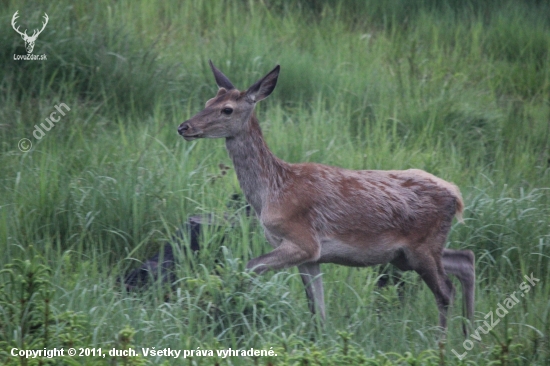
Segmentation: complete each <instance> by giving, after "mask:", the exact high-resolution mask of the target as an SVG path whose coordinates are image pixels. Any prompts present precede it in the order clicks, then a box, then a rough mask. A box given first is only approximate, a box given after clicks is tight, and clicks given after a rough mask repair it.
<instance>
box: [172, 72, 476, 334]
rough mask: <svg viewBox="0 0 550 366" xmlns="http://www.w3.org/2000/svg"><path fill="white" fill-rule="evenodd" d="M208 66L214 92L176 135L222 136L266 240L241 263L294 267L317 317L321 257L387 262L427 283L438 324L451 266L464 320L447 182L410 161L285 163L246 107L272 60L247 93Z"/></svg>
mask: <svg viewBox="0 0 550 366" xmlns="http://www.w3.org/2000/svg"><path fill="white" fill-rule="evenodd" d="M210 67H211V68H212V72H213V73H214V77H215V79H216V83H217V85H218V88H219V89H218V93H217V95H216V96H215V97H214V98H212V99H210V100H208V101H207V102H206V107H205V108H204V110H203V111H201V112H199V113H198V114H196V115H195V116H194V117H192V118H190V119H189V120H187V121H185V122H183V123H182V124H181V125H180V126H179V127H178V133H179V134H180V135H181V136H183V138H184V139H185V140H187V141H191V140H195V139H198V138H225V144H226V147H227V151H228V152H229V156H230V157H231V159H232V160H233V164H234V166H235V172H236V173H237V178H238V179H239V183H240V185H241V189H242V191H243V193H244V195H245V197H246V199H247V201H248V202H249V204H250V205H251V206H252V207H253V208H254V210H255V212H256V215H257V217H258V218H259V220H260V222H261V224H262V226H263V228H264V232H265V236H266V238H267V240H268V241H269V243H270V244H271V245H272V246H273V247H274V248H275V249H274V250H273V251H272V252H271V253H268V254H264V255H261V256H259V257H258V258H254V259H252V260H250V261H249V262H248V264H247V266H246V267H247V269H250V270H253V271H254V272H256V273H263V272H265V271H267V270H278V269H282V268H288V267H291V266H298V269H299V271H300V274H301V276H302V280H303V282H304V285H305V288H306V295H307V298H308V301H309V308H310V310H311V311H312V312H313V313H316V312H318V313H319V314H320V315H321V318H322V319H325V303H324V295H323V282H322V279H321V270H320V264H321V263H336V264H342V265H346V266H353V267H366V266H372V265H376V264H384V263H392V264H393V265H395V266H397V267H398V268H399V269H401V270H404V271H406V270H414V271H416V272H417V273H418V274H419V275H420V276H421V278H422V279H423V280H424V282H426V284H427V285H428V287H429V288H430V290H431V291H432V292H433V293H434V295H435V298H436V302H437V306H438V309H439V325H440V326H441V327H442V328H443V330H445V329H446V325H447V320H446V318H447V310H448V307H449V305H450V302H451V301H452V298H453V296H454V287H453V284H452V283H451V281H450V280H449V278H448V277H447V274H448V273H450V274H453V275H456V276H457V277H458V279H459V280H460V282H461V284H462V288H463V294H464V295H463V297H464V307H465V309H464V310H465V315H466V317H467V318H469V319H470V320H471V319H472V317H473V312H474V289H475V269H474V254H473V253H472V252H471V251H469V250H450V249H445V241H446V239H447V235H448V233H449V230H450V228H451V222H452V219H453V217H454V216H455V215H456V216H457V217H458V218H459V220H461V214H462V211H463V209H464V203H463V201H462V198H461V194H460V191H459V190H458V188H457V187H456V186H455V185H454V184H452V183H449V182H446V181H444V180H442V179H440V178H437V177H436V176H434V175H431V174H429V173H427V172H424V171H422V170H417V169H410V170H388V171H383V170H347V169H342V168H338V167H332V166H327V165H321V164H314V163H302V164H290V163H287V162H285V161H283V160H281V159H279V158H277V157H276V156H275V155H273V153H272V152H271V151H270V150H269V148H268V147H267V145H266V143H265V140H264V138H263V136H262V131H261V129H260V125H259V123H258V119H257V118H256V116H255V114H254V106H255V105H256V103H257V102H259V101H261V100H263V99H265V98H266V97H268V96H269V95H270V94H271V93H272V92H273V90H274V89H275V85H276V84H277V78H278V76H279V69H280V68H279V66H278V65H277V66H276V67H275V68H274V69H273V70H272V71H271V72H269V73H268V74H267V75H266V76H264V77H263V78H262V79H260V80H259V81H257V82H256V83H255V84H253V85H252V86H251V87H250V88H248V89H247V90H246V91H239V90H237V89H235V87H234V86H233V84H232V83H231V82H230V81H229V79H228V78H227V77H226V76H225V75H224V74H223V73H222V72H221V71H219V70H218V69H217V68H216V67H214V65H213V64H212V62H211V61H210ZM464 331H465V332H466V327H465V326H464Z"/></svg>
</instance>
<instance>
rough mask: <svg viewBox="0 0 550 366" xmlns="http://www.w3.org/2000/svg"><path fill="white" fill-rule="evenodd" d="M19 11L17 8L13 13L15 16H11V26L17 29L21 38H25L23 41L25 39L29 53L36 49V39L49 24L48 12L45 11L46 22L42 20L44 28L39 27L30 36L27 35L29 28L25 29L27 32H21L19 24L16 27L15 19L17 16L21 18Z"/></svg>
mask: <svg viewBox="0 0 550 366" xmlns="http://www.w3.org/2000/svg"><path fill="white" fill-rule="evenodd" d="M17 13H19V10H17V11H16V12H15V14H13V17H12V18H11V26H12V28H13V30H15V31H16V32H17V33H19V35H21V38H23V41H25V48H26V49H27V53H32V51H33V49H34V42H36V39H37V38H38V36H39V35H40V33H42V31H43V30H44V28H46V24H48V19H49V18H48V14H46V13H44V20H45V21H44V22H42V29H40V30H38V29H35V30H34V31H33V33H32V36H30V37H29V36H28V35H27V30H26V29H25V32H21V31H19V26H17V28H16V27H15V21H16V19H17V18H19V15H17Z"/></svg>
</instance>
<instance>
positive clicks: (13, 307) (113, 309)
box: [0, 0, 550, 365]
mask: <svg viewBox="0 0 550 366" xmlns="http://www.w3.org/2000/svg"><path fill="white" fill-rule="evenodd" d="M16 10H19V14H20V18H19V19H18V21H19V23H18V24H21V25H22V26H23V27H22V28H28V29H33V27H34V28H35V27H36V26H38V25H39V24H40V22H41V17H42V15H43V13H44V12H46V13H47V14H48V16H49V18H50V21H49V23H48V25H47V27H46V29H45V30H44V32H43V33H42V34H41V35H40V36H39V37H38V39H37V42H36V46H35V50H34V54H47V57H48V60H47V61H32V62H31V61H25V62H23V61H14V60H13V54H24V53H25V50H24V47H23V46H24V45H23V41H22V40H21V38H20V37H19V36H18V35H17V34H16V33H15V32H14V31H13V29H11V27H9V26H8V24H9V23H10V20H11V17H12V15H13V13H15V11H16ZM0 19H2V24H4V26H2V27H0V56H1V57H0V63H1V67H0V74H1V78H0V80H1V81H0V106H1V107H0V168H1V171H2V174H1V175H0V252H1V253H2V254H3V255H2V256H0V268H2V269H8V271H7V272H4V273H2V275H1V276H0V360H1V362H2V363H7V364H14V365H15V364H25V363H24V360H22V359H19V358H14V357H11V356H10V355H9V352H10V349H11V348H12V347H18V348H29V349H30V348H34V349H40V348H44V347H49V348H53V347H55V346H57V347H62V346H64V347H69V346H70V345H74V346H79V347H96V348H97V347H102V348H104V349H108V348H113V347H119V348H123V347H129V346H133V347H136V348H139V349H141V347H156V348H157V349H160V348H168V347H170V348H172V349H181V350H184V349H187V350H191V349H193V350H196V349H197V347H200V348H201V349H203V350H206V349H212V350H215V349H227V348H229V347H231V348H233V349H249V348H251V347H253V348H255V349H266V350H268V349H269V348H270V347H273V349H275V350H277V353H278V356H277V357H271V358H269V357H265V358H263V357H262V358H256V359H254V358H253V357H248V358H236V357H234V358H229V359H225V360H222V359H220V360H218V361H219V362H220V364H236V365H238V364H243V365H245V364H246V365H247V364H259V365H267V364H269V362H271V363H272V364H281V365H283V364H323V365H325V364H326V365H330V364H336V363H338V364H345V363H346V362H347V363H348V364H359V363H361V362H364V364H369V363H367V358H368V359H369V361H368V362H370V364H380V365H390V364H414V363H413V362H417V364H436V363H438V362H439V358H440V357H441V354H440V351H439V349H438V346H437V342H436V340H437V337H438V331H437V328H436V324H437V310H436V306H435V302H434V300H433V295H432V294H431V292H430V291H429V290H428V289H427V287H426V286H425V285H424V284H422V283H421V282H420V281H419V279H418V276H416V275H415V274H413V273H407V274H406V275H405V277H404V278H405V280H406V282H407V286H406V290H405V294H404V300H403V301H400V300H399V298H398V296H397V292H396V289H395V288H393V287H390V288H387V289H382V290H380V289H377V288H376V286H375V283H376V277H377V275H378V271H377V270H376V269H352V268H345V267H339V266H334V265H325V266H324V267H323V270H324V275H323V276H324V281H325V291H326V298H327V313H328V319H327V322H326V324H325V325H324V327H323V328H319V327H318V326H317V325H316V323H315V322H314V321H312V320H311V318H310V316H309V313H308V309H307V304H306V300H305V296H304V294H303V288H302V284H301V280H300V278H299V276H298V274H297V272H296V270H295V269H291V270H288V271H285V272H279V273H270V274H267V275H265V276H263V277H258V278H256V277H251V276H250V275H248V274H246V273H244V272H243V269H244V265H245V264H246V261H247V260H248V259H250V258H253V257H254V256H257V255H259V254H262V253H265V252H267V251H268V250H270V248H269V247H268V245H267V243H266V241H265V239H264V238H263V234H262V232H261V230H260V228H259V227H258V225H256V223H255V221H254V220H253V219H242V221H241V223H240V225H238V226H237V227H236V228H234V229H231V230H229V229H227V230H226V231H225V233H226V234H227V235H226V238H225V240H224V241H223V243H220V239H221V235H222V234H223V233H219V232H216V231H214V230H212V231H209V232H207V233H205V235H204V250H202V251H201V252H200V254H199V255H197V256H196V257H194V258H192V259H191V261H192V263H193V265H192V266H191V264H189V263H187V262H185V261H183V262H182V264H180V265H178V267H177V274H178V279H179V280H178V282H177V284H176V286H175V287H176V289H175V290H174V291H168V289H166V288H164V287H162V286H154V287H152V288H151V289H149V290H147V291H146V292H145V293H142V294H126V293H124V291H122V289H121V287H120V285H119V284H118V283H117V278H118V276H120V275H121V274H123V273H125V272H126V271H128V270H129V269H131V268H134V267H136V266H137V265H138V262H139V261H140V260H143V259H144V258H146V256H147V255H150V254H151V253H153V252H155V251H156V250H157V249H158V247H159V245H161V244H162V243H163V242H164V241H165V240H166V239H168V238H170V236H171V235H172V233H173V232H174V231H175V230H176V228H177V227H179V226H180V225H181V224H182V223H183V222H184V221H185V220H186V218H187V216H188V215H190V214H197V213H203V212H215V213H216V214H220V215H221V214H222V213H223V212H224V211H226V210H227V207H226V203H227V201H228V199H229V197H230V196H231V195H232V194H233V193H238V192H239V191H240V189H239V186H238V181H237V179H236V177H235V175H234V173H233V171H232V170H230V172H229V174H227V175H221V174H220V172H219V168H218V165H219V164H220V163H223V164H225V165H229V166H230V165H231V162H230V160H229V158H228V156H227V153H226V151H225V147H224V143H223V141H221V140H204V141H194V142H185V141H183V139H181V138H180V137H179V136H178V135H177V132H176V128H177V126H178V125H179V124H180V123H181V122H182V121H184V120H186V119H187V118H189V117H190V116H192V115H193V114H195V113H196V112H198V111H199V110H201V108H202V107H203V105H204V103H205V101H206V100H207V99H209V98H211V97H212V96H213V95H214V93H215V91H216V87H215V83H214V80H213V77H212V75H211V72H210V70H209V67H208V63H207V61H208V59H212V60H213V61H214V62H215V63H216V65H217V66H218V67H219V68H220V69H221V70H222V71H223V72H224V73H225V74H226V75H228V76H229V77H230V79H231V80H232V81H233V83H234V84H235V85H236V86H238V87H240V88H246V87H248V86H249V85H250V84H251V83H253V82H254V81H255V80H257V79H258V78H259V77H261V76H263V75H264V74H265V73H266V72H268V71H269V70H271V69H272V68H273V67H274V66H275V64H280V65H281V75H280V78H279V83H278V85H277V88H276V90H275V92H274V93H273V95H272V96H271V97H270V98H269V99H268V100H266V101H265V102H262V103H261V104H260V105H259V106H258V108H257V111H258V114H259V118H260V123H261V125H262V128H263V131H264V135H265V136H266V139H267V142H268V144H269V146H270V147H271V149H272V150H273V152H274V153H275V154H276V155H277V156H279V157H280V158H282V159H284V160H286V161H290V162H302V161H312V162H319V163H324V164H330V165H338V166H343V167H346V168H352V169H407V168H419V169H424V170H427V171H429V172H431V173H433V174H436V175H438V176H440V177H441V178H443V179H446V180H449V181H452V182H454V183H455V184H457V185H458V186H459V187H460V189H461V191H462V193H463V195H464V199H465V202H466V212H465V219H466V220H465V224H464V225H460V224H455V225H454V226H453V230H452V232H451V235H450V237H449V242H448V246H449V247H452V248H468V249H471V250H473V251H474V252H475V254H476V259H477V261H476V271H477V286H478V287H477V293H476V311H477V313H476V321H477V322H478V324H477V326H479V325H481V324H483V320H484V318H483V317H484V316H485V314H487V313H488V312H489V311H491V310H494V309H495V308H496V306H497V304H498V303H499V302H502V301H504V299H506V298H507V297H508V296H509V295H510V293H512V292H513V291H518V290H519V286H520V283H521V282H522V281H524V279H523V275H525V274H528V275H529V274H531V273H533V275H534V276H535V277H537V278H539V279H540V283H538V284H537V285H536V286H535V288H533V289H532V291H530V292H529V293H528V294H527V295H526V296H525V298H521V301H520V304H518V305H516V306H515V307H514V308H513V309H512V310H511V311H510V312H509V314H508V315H507V316H506V317H505V318H504V319H503V320H502V321H501V322H500V324H499V325H498V326H497V327H496V328H495V329H494V332H493V333H492V334H486V335H483V336H482V340H481V342H474V343H475V346H474V348H473V349H472V351H470V352H469V353H468V355H467V357H466V358H465V359H464V360H463V361H462V363H461V362H460V361H459V360H458V358H456V357H455V356H454V354H453V353H452V351H451V349H455V350H456V351H457V352H458V353H462V352H463V346H462V342H463V340H464V338H463V337H462V334H461V321H462V319H461V317H460V306H455V308H454V309H453V311H452V317H451V320H450V324H449V333H448V342H447V345H446V348H445V351H446V353H445V356H444V361H445V364H448V365H460V364H479V365H482V364H490V362H491V361H497V362H500V364H511V365H515V364H517V365H536V364H540V365H543V364H547V363H548V362H549V361H550V351H549V349H550V346H549V345H550V340H549V335H550V305H549V302H548V299H549V298H550V286H549V285H548V283H549V281H550V273H549V267H550V260H549V258H550V219H549V217H550V208H549V207H550V191H549V187H550V169H549V168H550V124H549V122H548V121H549V119H550V102H549V101H550V68H549V66H548V65H550V51H549V50H550V6H549V5H547V4H546V3H544V2H540V1H519V2H518V1H468V2H461V1H460V2H459V1H453V0H447V1H435V0H432V1H428V0H424V1H417V2H409V1H404V0H392V1H387V2H379V1H373V0H372V1H371V0H369V1H346V2H337V1H330V0H324V1H315V2H314V1H301V2H299V1H292V2H287V1H282V0H279V1H269V2H268V1H265V2H255V1H223V2H222V1H220V2H213V1H212V2H211V1H203V0H194V1H186V2H178V1H166V2H151V1H117V2H112V1H106V0H102V1H97V2H69V1H58V2H55V3H51V4H48V5H45V4H43V3H42V2H33V1H18V2H14V1H12V2H8V3H7V5H6V6H5V7H3V8H2V9H1V10H0ZM60 103H65V104H67V105H68V106H69V107H70V108H71V110H70V111H68V112H67V113H66V116H64V117H62V118H61V120H60V121H59V122H58V123H57V124H56V125H55V127H54V128H53V129H52V130H50V131H48V132H46V133H45V136H44V137H43V138H42V139H40V140H37V139H36V138H34V137H33V135H32V133H33V130H34V126H35V125H39V124H40V123H43V122H44V120H45V118H47V117H48V116H49V115H50V113H52V112H53V111H55V105H59V104H60ZM22 138H28V139H30V140H31V142H32V143H33V148H32V150H31V151H29V152H26V153H24V152H21V151H20V150H19V149H18V147H17V144H18V141H19V140H20V139H22ZM33 258H34V259H33ZM25 260H28V262H25ZM25 263H26V264H25ZM220 263H221V264H224V266H223V268H222V267H220ZM216 268H218V270H217V271H216V270H215V269H216ZM10 271H11V272H10ZM9 273H12V275H13V276H12V277H10V275H9ZM18 274H21V275H22V277H18V276H17V275H18ZM32 276H35V277H38V278H40V280H39V281H37V282H36V283H35V282H33V281H35V280H34V279H33V280H32V281H31V280H30V279H29V278H35V277H32ZM31 285H32V286H31ZM167 297H168V301H165V300H166V299H167ZM22 300H23V301H22ZM457 301H460V295H459V296H458V299H457ZM6 352H7V353H6ZM392 352H396V353H397V354H393V353H392ZM406 352H411V354H407V353H406ZM214 353H215V352H214ZM506 357H508V360H507V361H506V360H504V358H506ZM53 360H54V361H55V362H58V363H59V364H64V362H65V361H67V362H68V360H61V359H53ZM74 360H75V362H77V364H81V363H82V364H94V363H97V364H104V363H106V362H107V361H105V359H93V358H89V359H83V358H75V359H74ZM29 361H30V363H29V364H33V362H38V361H36V360H34V361H32V360H29ZM112 361H113V362H118V363H119V364H139V363H140V362H148V363H150V364H158V363H160V362H162V361H167V362H168V364H172V363H170V362H171V361H168V360H167V359H163V358H154V357H149V358H136V359H124V358H120V359H112ZM179 362H180V363H181V364H187V363H185V362H184V361H183V360H180V361H179ZM193 362H194V363H195V364H199V365H202V364H204V365H210V364H213V363H214V361H213V359H211V358H210V359H209V358H204V359H201V358H199V357H196V358H194V359H193V360H192V362H190V363H189V364H193ZM180 363H176V364H180ZM493 364H494V363H493ZM497 364H498V363H497Z"/></svg>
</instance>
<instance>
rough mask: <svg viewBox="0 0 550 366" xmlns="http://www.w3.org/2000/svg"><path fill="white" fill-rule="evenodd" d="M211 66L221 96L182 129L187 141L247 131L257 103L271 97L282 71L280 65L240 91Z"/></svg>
mask: <svg viewBox="0 0 550 366" xmlns="http://www.w3.org/2000/svg"><path fill="white" fill-rule="evenodd" d="M210 67H211V68H212V72H213V73H214V78H215V79H216V84H217V85H218V93H217V94H216V96H215V97H214V98H212V99H210V100H208V101H207V102H206V106H205V108H204V109H203V110H202V111H201V112H199V113H197V114H196V115H195V116H193V117H192V118H190V119H188V120H187V121H185V122H183V123H182V124H181V125H180V126H179V127H178V133H179V134H180V135H181V136H182V137H183V138H184V139H185V140H187V141H190V140H194V139H197V138H222V137H225V138H229V137H234V136H236V135H238V134H239V133H241V132H243V131H245V130H246V128H247V122H248V120H249V118H250V115H251V114H252V111H253V110H254V106H255V105H256V103H257V102H259V101H260V100H263V99H265V98H267V97H268V96H269V95H270V94H271V92H273V89H275V86H276V85H277V78H278V76H279V69H280V68H279V65H277V66H276V67H275V68H274V69H273V70H271V71H270V72H269V73H268V74H267V75H266V76H264V77H263V78H261V79H260V80H258V81H257V82H256V83H254V84H253V85H252V86H251V87H250V88H248V89H247V90H246V91H239V90H237V89H235V87H234V86H233V84H232V83H231V81H229V79H228V78H227V77H226V76H225V75H224V74H223V73H222V72H221V71H220V70H218V69H217V68H216V67H215V66H214V64H213V63H212V61H210Z"/></svg>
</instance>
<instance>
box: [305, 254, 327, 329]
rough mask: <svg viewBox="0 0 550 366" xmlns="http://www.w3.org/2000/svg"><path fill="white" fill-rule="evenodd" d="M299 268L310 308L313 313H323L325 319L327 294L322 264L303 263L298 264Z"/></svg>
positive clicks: (322, 316) (322, 317)
mask: <svg viewBox="0 0 550 366" xmlns="http://www.w3.org/2000/svg"><path fill="white" fill-rule="evenodd" d="M298 270H299V271H300V275H301V276H302V281H303V282H304V286H305V288H306V296H307V300H308V304H309V310H310V311H311V312H312V313H313V314H319V315H321V319H323V320H325V297H324V296H325V295H324V291H323V279H322V278H321V265H320V264H319V263H315V262H313V263H303V264H300V265H299V266H298Z"/></svg>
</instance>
